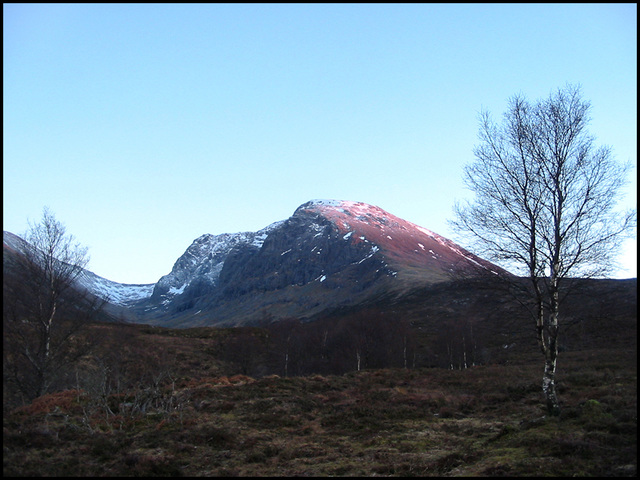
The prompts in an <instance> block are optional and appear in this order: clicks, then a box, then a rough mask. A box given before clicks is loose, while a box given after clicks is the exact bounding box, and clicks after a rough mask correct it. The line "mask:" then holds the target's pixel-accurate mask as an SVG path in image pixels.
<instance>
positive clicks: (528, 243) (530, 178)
mask: <svg viewBox="0 0 640 480" xmlns="http://www.w3.org/2000/svg"><path fill="white" fill-rule="evenodd" d="M590 108H591V107H590V104H589V102H586V101H583V100H582V99H581V95H580V88H579V87H575V86H571V85H567V86H566V87H565V88H564V89H558V90H557V92H555V93H552V94H551V95H550V96H549V98H547V99H543V100H539V101H537V102H536V103H533V104H532V103H530V102H528V101H527V100H526V99H525V98H523V97H522V96H520V95H516V96H514V97H512V98H511V100H510V102H509V108H508V111H507V112H506V113H505V114H504V121H503V123H502V124H501V125H497V124H496V123H494V122H493V121H492V120H491V118H490V116H489V114H488V113H487V112H484V113H482V114H481V116H480V135H479V136H480V140H481V144H480V145H479V146H477V147H476V148H475V150H474V154H475V162H473V163H470V164H469V165H467V166H466V167H465V172H464V180H465V183H466V185H467V187H468V188H469V189H470V190H472V191H473V192H474V193H475V198H474V200H473V202H466V203H465V204H457V205H456V207H455V214H456V219H455V220H454V221H453V222H452V225H453V227H454V228H455V229H456V230H457V231H458V232H459V233H462V234H467V235H468V237H469V239H470V242H471V243H472V244H473V245H475V246H476V247H477V250H478V253H480V254H481V255H484V256H485V257H486V258H487V259H490V260H493V261H496V262H497V263H501V264H502V265H504V266H505V267H506V268H507V269H510V270H511V271H512V272H513V273H518V274H521V275H523V277H524V278H525V279H527V283H528V288H527V289H526V295H525V297H528V298H525V299H524V300H530V301H531V302H530V303H531V304H532V305H533V306H534V308H533V312H534V316H535V318H536V320H535V321H536V332H537V339H538V343H539V345H540V348H541V350H542V353H543V354H544V357H545V369H544V375H543V384H542V388H543V392H544V395H545V398H546V403H547V409H548V411H549V413H550V414H558V413H559V411H560V408H559V404H558V399H557V396H556V388H555V372H556V359H557V356H558V328H559V325H560V305H561V300H562V296H561V286H565V285H563V284H564V283H569V281H570V280H571V279H575V278H578V277H582V278H589V277H598V276H604V275H606V274H607V273H610V272H611V268H612V267H613V265H614V261H613V260H614V255H616V253H617V251H618V250H619V247H620V242H621V241H622V239H623V238H624V237H625V236H626V235H627V234H630V233H631V232H632V230H633V227H634V226H635V222H636V214H635V211H628V212H624V213H621V212H617V211H615V210H614V208H615V205H616V202H617V201H618V199H619V198H620V189H621V187H622V186H623V185H624V184H625V181H626V176H627V173H628V169H629V166H628V165H622V164H619V163H617V162H616V161H615V160H614V159H613V157H612V154H611V150H610V149H609V148H608V147H600V148H595V147H594V139H593V137H592V136H590V135H589V134H588V133H587V130H586V127H587V124H588V123H589V121H590V118H589V111H590ZM514 280H515V279H514ZM522 293H523V292H521V294H522Z"/></svg>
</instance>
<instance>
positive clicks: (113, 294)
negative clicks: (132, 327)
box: [77, 270, 154, 306]
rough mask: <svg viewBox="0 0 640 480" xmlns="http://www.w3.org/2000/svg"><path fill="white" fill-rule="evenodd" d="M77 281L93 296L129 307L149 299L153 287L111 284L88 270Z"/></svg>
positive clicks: (152, 285) (149, 285)
mask: <svg viewBox="0 0 640 480" xmlns="http://www.w3.org/2000/svg"><path fill="white" fill-rule="evenodd" d="M77 281H78V283H79V284H80V285H81V286H82V287H84V288H85V289H87V290H88V291H90V292H91V293H93V294H94V295H97V296H99V297H100V298H103V299H104V300H107V301H108V302H109V303H113V304H115V305H121V306H129V305H131V304H133V303H136V302H139V301H141V300H144V299H146V298H149V297H150V296H151V293H152V292H153V287H154V284H153V283H151V284H148V285H141V284H124V283H118V282H112V281H111V280H107V279H106V278H102V277H100V276H98V275H96V274H95V273H93V272H90V271H88V270H84V271H83V272H82V273H81V274H80V276H79V277H78V280H77Z"/></svg>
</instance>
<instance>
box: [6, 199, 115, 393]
mask: <svg viewBox="0 0 640 480" xmlns="http://www.w3.org/2000/svg"><path fill="white" fill-rule="evenodd" d="M29 227H30V229H29V231H28V232H27V233H26V234H25V241H24V242H22V243H21V246H20V247H19V248H18V249H17V251H15V252H14V253H13V255H11V258H10V259H7V258H6V257H7V255H6V254H5V259H4V262H3V263H4V279H3V304H4V306H3V327H4V334H5V335H4V337H5V338H4V349H3V350H4V373H5V377H6V376H7V375H8V376H9V377H10V379H11V380H12V381H13V383H14V384H15V385H16V386H17V388H18V389H19V390H20V391H21V392H22V394H23V395H24V396H26V398H27V399H29V400H30V399H33V398H35V397H38V396H40V395H43V394H44V393H47V391H48V390H49V389H50V387H51V385H52V383H53V382H54V380H55V379H56V378H57V377H59V376H60V375H61V374H62V373H63V372H62V369H63V367H64V366H65V365H68V364H69V363H70V362H72V361H73V360H74V359H77V358H79V357H80V356H82V355H83V354H84V353H86V347H87V343H86V342H84V341H81V340H80V339H79V337H78V336H77V335H76V334H77V333H78V332H79V329H80V328H81V327H82V326H83V325H85V324H86V323H87V322H88V321H89V320H91V319H93V318H95V316H96V314H97V313H98V312H99V311H100V309H101V307H102V306H103V305H104V301H103V300H100V299H97V298H94V297H93V296H91V295H90V294H89V293H88V292H86V291H85V290H83V289H82V288H78V287H79V285H78V284H77V279H78V276H79V275H80V274H81V273H82V271H83V268H84V266H85V265H86V264H87V262H88V256H87V249H86V248H83V247H80V246H79V245H78V244H77V243H75V241H74V238H73V236H71V235H67V234H66V230H65V227H64V226H63V225H62V224H61V223H60V222H58V221H57V220H56V219H55V217H54V215H53V214H52V213H51V212H50V211H49V210H48V209H47V208H45V209H44V210H43V215H42V219H41V221H40V222H39V223H37V224H32V223H30V224H29Z"/></svg>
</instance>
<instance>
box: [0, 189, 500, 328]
mask: <svg viewBox="0 0 640 480" xmlns="http://www.w3.org/2000/svg"><path fill="white" fill-rule="evenodd" d="M13 237H15V236H11V234H9V237H8V240H7V232H5V249H6V248H7V247H8V246H9V244H11V243H15V242H16V241H17V240H16V239H15V238H13ZM16 238H18V237H16ZM8 241H9V243H7V242H8ZM465 271H466V272H471V273H476V272H479V271H480V272H485V273H487V274H489V275H492V274H493V275H502V274H505V275H508V272H506V271H504V270H502V269H501V268H499V267H497V266H496V265H493V264H492V263H490V262H487V261H485V260H483V259H481V258H479V257H477V256H475V255H473V254H472V253H470V252H468V251H467V250H465V249H463V248H462V247H460V246H459V245H457V244H455V243H454V242H452V241H451V240H448V239H446V238H444V237H442V236H440V235H438V234H436V233H434V232H432V231H430V230H427V229H426V228H423V227H420V226H418V225H416V224H413V223H411V222H408V221H406V220H403V219H401V218H399V217H396V216H395V215H392V214H391V213H389V212H386V211H385V210H383V209H381V208H379V207H376V206H373V205H368V204H366V203H361V202H352V201H340V200H312V201H310V202H307V203H305V204H303V205H301V206H299V207H298V208H297V209H296V210H295V212H294V213H293V215H292V216H291V217H289V218H288V219H286V220H283V221H279V222H275V223H273V224H271V225H269V226H267V227H266V228H264V229H262V230H259V231H257V232H241V233H235V234H221V235H210V234H205V235H202V236H201V237H199V238H197V239H196V240H195V241H194V242H193V243H192V244H191V246H189V248H187V250H186V251H185V253H184V254H183V255H182V256H181V257H180V258H178V260H177V261H176V262H175V264H174V266H173V268H172V270H171V272H170V273H169V274H167V275H165V276H163V277H162V278H160V279H159V281H158V282H157V283H156V284H154V285H123V284H118V283H116V282H111V281H109V280H106V279H103V278H101V277H99V276H97V275H95V274H93V273H92V272H85V273H84V274H83V275H82V276H81V278H80V283H81V286H82V287H84V288H86V289H88V290H89V291H91V292H93V293H95V294H96V295H99V296H101V297H103V298H108V300H109V302H110V304H111V305H110V310H111V312H112V313H113V314H114V315H118V316H119V317H121V318H123V319H126V320H128V321H133V322H136V323H148V324H154V325H162V326H167V327H193V326H214V325H215V326H239V325H256V324H260V323H265V322H269V321H273V320H277V319H281V318H286V317H297V318H302V319H306V320H313V319H314V318H316V317H317V316H318V315H321V314H323V313H326V312H328V311H332V310H335V309H338V308H344V307H349V306H352V305H356V304H361V303H364V302H371V301H375V299H376V298H377V297H379V296H380V295H383V294H384V295H387V296H388V295H389V294H390V293H395V294H398V295H400V294H401V293H402V292H404V291H408V290H410V289H411V288H414V287H415V286H416V285H421V286H424V285H433V284H436V283H440V282H446V281H449V280H451V279H452V276H454V275H458V274H460V272H465Z"/></svg>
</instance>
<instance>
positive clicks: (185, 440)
mask: <svg viewBox="0 0 640 480" xmlns="http://www.w3.org/2000/svg"><path fill="white" fill-rule="evenodd" d="M636 357H637V351H636V349H626V350H624V349H618V350H615V351H611V350H609V351H604V350H587V351H581V352H566V353H563V354H561V355H560V357H559V364H558V365H559V370H558V391H559V396H560V400H561V403H562V406H563V411H562V414H561V415H560V417H553V418H551V417H547V416H545V411H544V405H543V398H542V394H541V388H540V384H541V373H542V358H538V356H533V355H532V356H531V358H530V359H520V360H519V362H520V363H519V364H510V365H499V366H492V365H487V366H479V367H473V368H468V369H465V370H453V371H452V370H445V369H436V368H432V369H416V370H405V369H383V370H367V371H362V372H354V373H348V374H345V375H339V376H319V375H315V376H309V377H294V378H280V377H275V376H274V377H265V378H261V379H252V378H250V377H244V376H239V375H238V376H233V377H207V378H197V379H196V378H189V377H186V376H185V377H182V378H178V379H173V382H171V383H165V384H163V385H162V386H159V387H158V389H157V390H155V391H153V392H150V391H148V390H147V391H139V392H127V393H120V394H119V395H111V396H105V397H104V398H97V397H96V396H95V395H94V396H89V395H88V394H87V393H85V392H82V391H73V390H70V391H65V392H59V393H56V394H51V395H47V396H45V397H41V398H40V399H37V400H36V401H34V402H33V403H32V404H30V405H28V406H25V407H20V408H18V409H15V410H14V411H12V412H10V413H6V414H5V415H4V421H3V475H4V476H374V475H375V476H636V474H637V369H636V362H637V358H636ZM145 395H146V397H145ZM147 400H148V401H147ZM107 407H108V408H107ZM142 410H144V412H143V411H142Z"/></svg>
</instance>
